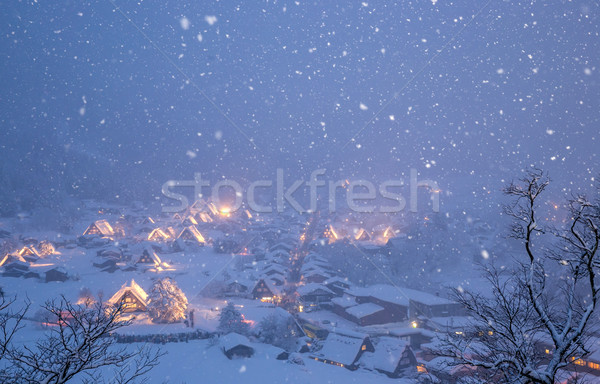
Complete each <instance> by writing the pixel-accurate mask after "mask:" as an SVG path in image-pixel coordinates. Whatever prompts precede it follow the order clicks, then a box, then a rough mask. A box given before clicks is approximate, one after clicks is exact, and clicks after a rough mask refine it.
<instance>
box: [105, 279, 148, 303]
mask: <svg viewBox="0 0 600 384" xmlns="http://www.w3.org/2000/svg"><path fill="white" fill-rule="evenodd" d="M126 292H130V293H131V294H132V295H134V296H135V297H136V298H137V299H138V300H139V301H140V302H141V303H142V304H144V305H146V304H147V300H148V294H147V293H146V291H144V290H143V289H142V287H140V286H139V285H138V284H137V283H136V282H135V280H133V279H131V283H130V284H129V285H127V283H125V284H123V285H122V286H121V289H119V290H118V291H117V293H115V294H114V295H113V296H112V297H111V298H110V299H109V300H108V303H109V304H111V305H116V304H118V303H119V300H121V298H122V297H123V295H124V294H125V293H126Z"/></svg>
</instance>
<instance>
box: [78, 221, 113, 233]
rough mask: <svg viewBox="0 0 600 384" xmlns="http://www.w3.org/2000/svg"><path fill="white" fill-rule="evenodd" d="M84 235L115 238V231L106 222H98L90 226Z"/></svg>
mask: <svg viewBox="0 0 600 384" xmlns="http://www.w3.org/2000/svg"><path fill="white" fill-rule="evenodd" d="M83 234H84V235H98V236H102V237H109V236H114V235H115V231H114V229H113V227H112V226H111V225H110V224H109V222H108V221H106V220H98V221H95V222H93V223H92V224H90V226H89V227H87V229H86V230H85V231H84V232H83Z"/></svg>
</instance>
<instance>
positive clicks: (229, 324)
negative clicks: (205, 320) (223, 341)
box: [218, 302, 248, 335]
mask: <svg viewBox="0 0 600 384" xmlns="http://www.w3.org/2000/svg"><path fill="white" fill-rule="evenodd" d="M218 330H219V331H221V332H223V333H230V332H236V333H239V334H242V335H243V334H246V333H248V324H246V323H244V318H243V316H242V314H241V313H240V312H239V311H238V310H237V309H235V306H234V305H233V303H232V302H229V303H228V304H227V306H226V307H225V308H223V309H221V314H220V315H219V327H218Z"/></svg>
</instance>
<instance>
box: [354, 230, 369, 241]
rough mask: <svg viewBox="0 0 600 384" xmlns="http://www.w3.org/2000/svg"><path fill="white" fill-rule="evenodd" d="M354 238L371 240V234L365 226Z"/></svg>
mask: <svg viewBox="0 0 600 384" xmlns="http://www.w3.org/2000/svg"><path fill="white" fill-rule="evenodd" d="M354 240H356V241H369V240H371V234H370V233H369V232H367V231H366V230H365V229H364V228H361V229H359V230H358V231H356V233H354Z"/></svg>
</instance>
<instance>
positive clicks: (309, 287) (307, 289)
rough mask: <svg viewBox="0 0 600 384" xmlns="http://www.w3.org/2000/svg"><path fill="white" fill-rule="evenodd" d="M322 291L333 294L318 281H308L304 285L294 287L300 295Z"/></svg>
mask: <svg viewBox="0 0 600 384" xmlns="http://www.w3.org/2000/svg"><path fill="white" fill-rule="evenodd" d="M319 290H320V291H322V293H323V294H330V295H335V294H334V293H333V292H332V291H331V290H330V289H329V288H327V287H326V286H324V285H323V284H318V283H308V284H306V285H301V286H299V287H298V288H297V289H296V292H298V294H299V295H300V296H305V295H309V294H311V293H314V292H318V291H319Z"/></svg>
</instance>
